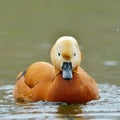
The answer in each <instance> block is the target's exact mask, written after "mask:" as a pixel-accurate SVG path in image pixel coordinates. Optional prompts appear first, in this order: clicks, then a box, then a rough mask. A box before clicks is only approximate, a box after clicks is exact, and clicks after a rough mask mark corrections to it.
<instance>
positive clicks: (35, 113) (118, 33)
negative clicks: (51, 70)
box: [0, 0, 120, 120]
mask: <svg viewBox="0 0 120 120" xmlns="http://www.w3.org/2000/svg"><path fill="white" fill-rule="evenodd" d="M119 5H120V1H119V0H116V1H113V0H109V1H108V0H100V1H96V0H76V1H68V0H66V1H64V0H61V1H56V0H51V1H47V2H46V1H44V0H41V1H35V0H34V1H32V0H26V1H24V0H20V1H16V0H6V1H2V0H1V1H0V119H1V120H8V119H11V120H13V119H22V120H23V119H25V120H26V119H29V120H34V119H36V120H37V119H48V120H51V119H55V120H66V119H69V120H73V119H101V118H102V119H111V120H112V119H116V120H117V119H120V103H119V101H120V67H119V66H120V55H119V46H120V40H119V39H120V13H119V11H120V6H119ZM62 35H72V36H74V37H75V38H76V39H77V40H78V42H79V45H80V48H81V51H82V52H83V54H84V57H83V61H82V63H81V66H82V67H83V68H84V69H85V71H87V72H88V73H89V74H90V75H91V76H92V77H93V78H94V79H95V80H96V82H97V83H98V87H99V91H100V99H99V100H97V101H91V102H89V103H87V104H85V105H79V104H77V105H74V104H72V105H71V104H66V103H47V102H41V101H40V102H36V103H28V102H17V101H15V100H14V99H13V95H12V90H13V87H14V84H15V83H16V76H17V74H18V73H19V72H20V71H23V70H25V69H26V68H27V67H28V66H29V65H30V64H31V63H33V62H36V61H47V62H51V60H50V55H49V54H50V49H51V47H52V45H53V43H54V42H55V40H56V39H57V38H58V37H60V36H62Z"/></svg>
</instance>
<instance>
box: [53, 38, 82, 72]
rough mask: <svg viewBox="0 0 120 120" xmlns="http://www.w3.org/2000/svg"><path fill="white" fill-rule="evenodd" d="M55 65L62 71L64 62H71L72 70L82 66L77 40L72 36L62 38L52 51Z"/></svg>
mask: <svg viewBox="0 0 120 120" xmlns="http://www.w3.org/2000/svg"><path fill="white" fill-rule="evenodd" d="M51 60H52V63H53V65H54V66H55V67H56V68H58V69H59V70H62V66H63V62H71V63H72V70H74V69H75V68H76V67H78V66H79V65H80V62H81V52H80V49H79V46H78V43H77V41H76V39H75V38H73V37H71V36H63V37H60V38H59V39H58V40H57V41H56V43H55V44H54V46H53V48H52V50H51Z"/></svg>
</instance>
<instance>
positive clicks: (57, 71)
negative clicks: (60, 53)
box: [55, 67, 79, 76]
mask: <svg viewBox="0 0 120 120" xmlns="http://www.w3.org/2000/svg"><path fill="white" fill-rule="evenodd" d="M78 71H79V67H76V68H75V69H74V70H73V71H72V72H74V73H78ZM60 73H62V71H61V70H60V69H58V68H56V67H55V76H57V75H58V74H60Z"/></svg>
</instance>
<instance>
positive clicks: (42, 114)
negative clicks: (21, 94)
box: [0, 84, 120, 120]
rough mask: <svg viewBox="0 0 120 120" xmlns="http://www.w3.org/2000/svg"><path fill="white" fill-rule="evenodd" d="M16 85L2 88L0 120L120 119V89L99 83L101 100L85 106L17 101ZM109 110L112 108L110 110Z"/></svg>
mask: <svg viewBox="0 0 120 120" xmlns="http://www.w3.org/2000/svg"><path fill="white" fill-rule="evenodd" d="M13 87H14V86H13V85H5V86H1V87H0V94H3V98H2V100H1V101H0V113H1V114H0V118H1V120H8V119H9V120H13V119H19V120H20V119H30V120H31V119H41V120H44V119H48V120H50V119H55V120H60V119H66V118H67V119H74V118H76V119H79V118H81V119H99V118H104V119H111V120H112V119H120V114H119V112H120V104H119V101H120V87H117V86H115V85H109V84H100V85H99V91H100V99H99V100H94V101H91V102H88V103H87V104H85V105H80V104H66V103H52V102H42V101H40V102H22V101H21V102H17V101H15V100H14V99H13V96H12V90H13ZM108 108H109V109H108Z"/></svg>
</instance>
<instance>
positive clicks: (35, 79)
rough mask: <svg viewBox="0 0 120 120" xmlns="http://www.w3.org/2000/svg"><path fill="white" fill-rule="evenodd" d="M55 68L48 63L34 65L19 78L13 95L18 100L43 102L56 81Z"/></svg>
mask: <svg viewBox="0 0 120 120" xmlns="http://www.w3.org/2000/svg"><path fill="white" fill-rule="evenodd" d="M54 76H55V70H54V67H53V66H52V65H51V64H49V63H46V62H36V63H33V64H32V65H31V66H30V67H29V68H28V69H27V70H26V71H24V72H22V73H20V74H19V75H18V77H17V83H16V85H15V88H14V91H13V95H14V98H15V99H17V100H26V101H38V100H43V99H44V97H45V94H46V92H47V89H48V87H49V85H50V83H51V82H52V80H53V79H54Z"/></svg>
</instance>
